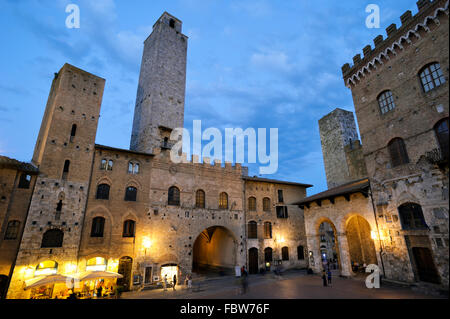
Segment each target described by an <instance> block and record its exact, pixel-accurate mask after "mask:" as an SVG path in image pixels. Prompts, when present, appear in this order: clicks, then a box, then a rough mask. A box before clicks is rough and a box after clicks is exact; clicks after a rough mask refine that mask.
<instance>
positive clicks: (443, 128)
mask: <svg viewBox="0 0 450 319" xmlns="http://www.w3.org/2000/svg"><path fill="white" fill-rule="evenodd" d="M434 132H435V133H436V137H437V140H438V143H439V148H440V149H441V152H442V155H443V157H444V158H445V159H448V158H449V143H448V117H447V118H445V119H443V120H440V121H439V122H438V123H437V124H436V125H435V126H434Z"/></svg>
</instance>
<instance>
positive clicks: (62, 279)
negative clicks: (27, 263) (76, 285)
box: [25, 274, 74, 290]
mask: <svg viewBox="0 0 450 319" xmlns="http://www.w3.org/2000/svg"><path fill="white" fill-rule="evenodd" d="M72 279H74V278H73V277H70V276H64V275H60V274H54V275H47V276H39V277H36V278H32V279H28V280H26V281H25V290H26V289H30V288H33V287H40V286H45V285H52V284H56V283H71V281H72Z"/></svg>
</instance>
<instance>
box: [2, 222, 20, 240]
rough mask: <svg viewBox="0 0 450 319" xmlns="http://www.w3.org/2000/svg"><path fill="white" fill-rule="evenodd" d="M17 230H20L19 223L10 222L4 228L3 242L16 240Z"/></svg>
mask: <svg viewBox="0 0 450 319" xmlns="http://www.w3.org/2000/svg"><path fill="white" fill-rule="evenodd" d="M19 228H20V221H18V220H10V221H9V222H8V226H7V227H6V232H5V240H14V239H17V236H18V234H19Z"/></svg>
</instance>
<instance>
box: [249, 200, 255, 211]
mask: <svg viewBox="0 0 450 319" xmlns="http://www.w3.org/2000/svg"><path fill="white" fill-rule="evenodd" d="M248 210H249V211H250V212H254V211H256V198H255V197H249V199H248Z"/></svg>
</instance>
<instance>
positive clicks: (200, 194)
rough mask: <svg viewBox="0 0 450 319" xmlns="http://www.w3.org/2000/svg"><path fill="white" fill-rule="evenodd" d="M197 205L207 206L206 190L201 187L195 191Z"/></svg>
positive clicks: (200, 206) (198, 206)
mask: <svg viewBox="0 0 450 319" xmlns="http://www.w3.org/2000/svg"><path fill="white" fill-rule="evenodd" d="M195 207H197V208H205V192H204V191H203V190H201V189H199V190H197V192H196V193H195Z"/></svg>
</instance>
